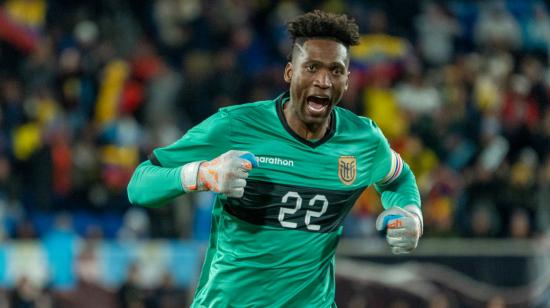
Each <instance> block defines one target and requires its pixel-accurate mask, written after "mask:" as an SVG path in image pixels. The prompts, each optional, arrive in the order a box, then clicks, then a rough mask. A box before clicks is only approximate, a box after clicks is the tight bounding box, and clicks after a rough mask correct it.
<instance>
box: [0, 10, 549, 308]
mask: <svg viewBox="0 0 550 308" xmlns="http://www.w3.org/2000/svg"><path fill="white" fill-rule="evenodd" d="M315 8H320V9H324V10H326V11H330V12H336V13H347V14H349V15H351V16H353V17H354V18H355V19H356V20H357V22H358V23H359V25H360V31H361V34H362V38H361V41H362V44H361V45H360V46H358V47H354V48H353V49H352V63H351V71H352V74H351V80H350V87H349V91H348V92H347V94H346V96H345V98H344V99H343V101H342V103H341V106H342V107H344V108H348V109H350V110H352V111H354V112H356V113H357V114H360V115H365V116H368V117H370V118H372V119H373V120H375V121H376V122H377V123H378V125H379V126H380V127H381V129H382V130H383V132H384V133H385V135H386V136H387V137H388V139H389V140H390V142H391V144H392V147H393V148H394V149H395V150H397V151H398V152H399V153H401V155H402V157H403V158H404V159H405V160H406V161H407V162H408V163H409V165H410V166H411V168H412V170H413V171H414V173H415V174H416V177H417V181H418V185H419V188H420V191H421V195H422V200H423V212H424V222H425V227H424V232H425V233H424V236H423V239H422V241H421V243H420V245H419V248H418V249H417V251H416V252H415V253H414V254H413V255H411V256H406V257H399V258H397V257H394V256H392V255H391V254H390V253H389V249H388V248H387V245H386V244H385V241H384V239H383V237H382V236H380V235H379V234H378V233H376V232H375V231H374V230H375V228H374V221H375V218H376V216H377V214H378V213H379V212H380V211H381V209H382V207H381V205H380V200H379V198H378V197H377V195H376V193H375V192H374V191H373V190H371V189H368V190H366V191H365V193H364V194H363V195H362V196H361V198H360V199H359V200H358V202H357V204H356V206H355V207H354V209H353V211H352V212H351V213H350V215H349V217H348V218H347V220H346V222H345V229H344V235H343V239H342V242H341V245H340V249H339V251H338V255H337V256H338V261H337V264H338V265H337V296H336V300H337V304H338V306H339V307H550V67H549V56H550V49H549V46H550V45H549V44H550V17H549V13H550V10H549V8H550V6H549V3H548V2H546V1H528V0H517V1H513V0H508V1H414V0H386V1H359V0H349V1H342V0H326V1H265V0H251V1H244V0H217V1H213V0H206V1H200V0H153V1H145V0H132V1H130V0H98V1H69V0H7V1H0V307H163V308H166V307H185V306H188V305H189V304H190V300H191V298H192V292H193V290H194V286H195V283H196V281H197V278H198V274H199V269H200V267H201V265H202V260H203V253H204V248H205V243H206V241H207V240H208V234H209V228H210V210H211V205H212V198H213V196H212V194H209V193H200V194H195V195H189V196H183V197H181V198H178V199H177V200H174V202H172V203H171V204H169V205H167V206H166V207H163V208H159V209H145V208H137V207H132V206H130V204H129V202H128V200H127V197H126V185H127V182H128V180H129V178H130V176H131V174H132V172H133V169H134V168H135V167H136V166H137V164H138V163H139V162H141V161H143V160H145V159H146V157H147V155H148V154H149V153H150V152H151V150H152V149H154V148H155V147H159V146H163V145H167V144H170V143H172V142H173V141H175V140H176V139H178V138H179V137H180V136H181V135H182V134H184V133H185V131H186V130H187V129H189V128H190V127H192V126H194V125H195V124H197V123H199V122H200V121H202V120H203V119H205V118H206V117H208V116H209V115H211V114H212V113H214V112H215V111H216V110H217V109H218V108H220V107H223V106H228V105H233V104H241V103H245V102H250V101H255V100H262V99H270V98H273V97H275V96H276V95H278V94H280V93H281V92H283V91H285V90H286V84H285V83H284V82H283V79H282V74H283V68H284V65H285V63H286V61H285V59H286V55H287V53H288V52H289V50H290V47H291V46H290V43H289V41H288V35H287V33H286V28H285V22H286V21H288V20H289V19H291V18H293V17H294V16H296V15H298V14H300V13H303V12H307V11H309V10H311V9H315Z"/></svg>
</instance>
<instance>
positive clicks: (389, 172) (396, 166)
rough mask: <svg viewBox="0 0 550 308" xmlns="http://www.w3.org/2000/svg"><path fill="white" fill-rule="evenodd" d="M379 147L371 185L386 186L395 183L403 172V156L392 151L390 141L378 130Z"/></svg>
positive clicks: (375, 155)
mask: <svg viewBox="0 0 550 308" xmlns="http://www.w3.org/2000/svg"><path fill="white" fill-rule="evenodd" d="M376 135H377V137H378V139H379V140H378V146H377V148H376V151H375V154H374V164H373V167H372V177H371V183H374V184H379V185H385V184H389V183H391V182H393V181H394V180H395V179H397V178H398V177H399V175H400V174H401V172H402V171H403V165H404V162H403V160H402V159H401V156H400V155H399V154H398V153H397V152H395V151H394V150H392V149H391V147H390V144H389V143H388V140H387V139H386V137H384V135H383V134H382V132H381V131H380V129H378V128H377V134H376Z"/></svg>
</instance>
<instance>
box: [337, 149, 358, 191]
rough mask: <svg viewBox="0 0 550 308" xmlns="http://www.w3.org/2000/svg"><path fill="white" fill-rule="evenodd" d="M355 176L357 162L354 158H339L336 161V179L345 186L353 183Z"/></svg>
mask: <svg viewBox="0 0 550 308" xmlns="http://www.w3.org/2000/svg"><path fill="white" fill-rule="evenodd" d="M356 175H357V160H356V159H355V156H340V158H339V159H338V177H339V178H340V181H342V183H344V184H345V185H351V184H353V182H355V177H356Z"/></svg>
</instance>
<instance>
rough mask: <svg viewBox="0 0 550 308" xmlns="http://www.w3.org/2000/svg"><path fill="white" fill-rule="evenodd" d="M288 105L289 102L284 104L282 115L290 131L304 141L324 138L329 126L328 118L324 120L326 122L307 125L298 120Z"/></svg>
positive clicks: (329, 118)
mask: <svg viewBox="0 0 550 308" xmlns="http://www.w3.org/2000/svg"><path fill="white" fill-rule="evenodd" d="M290 104H291V102H288V103H286V104H285V105H284V109H283V114H284V116H285V119H286V122H287V123H288V126H289V127H290V129H292V130H293V131H294V132H295V133H296V134H298V136H300V137H302V138H304V139H306V140H311V139H321V138H323V136H325V134H326V132H327V130H328V127H329V124H330V120H331V117H330V116H329V117H328V118H327V119H326V121H323V122H322V123H320V124H317V123H312V124H307V123H304V121H302V120H301V119H300V117H299V116H298V114H297V113H296V112H294V109H293V108H291V107H290Z"/></svg>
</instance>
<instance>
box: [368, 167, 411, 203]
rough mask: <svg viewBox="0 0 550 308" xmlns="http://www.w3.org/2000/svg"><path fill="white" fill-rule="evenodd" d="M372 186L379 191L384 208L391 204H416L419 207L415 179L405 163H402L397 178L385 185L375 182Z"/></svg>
mask: <svg viewBox="0 0 550 308" xmlns="http://www.w3.org/2000/svg"><path fill="white" fill-rule="evenodd" d="M374 187H375V188H376V190H377V191H378V192H379V193H380V195H381V199H382V205H383V206H384V208H385V209H387V208H390V207H392V206H398V207H405V206H407V205H416V206H418V207H420V204H421V202H420V193H419V192H418V186H417V185H416V179H415V177H414V174H413V173H412V171H411V169H410V168H409V166H408V165H407V164H403V171H402V172H401V174H400V175H399V177H398V178H397V179H395V180H394V181H393V182H391V183H389V184H386V185H379V184H375V185H374Z"/></svg>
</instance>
